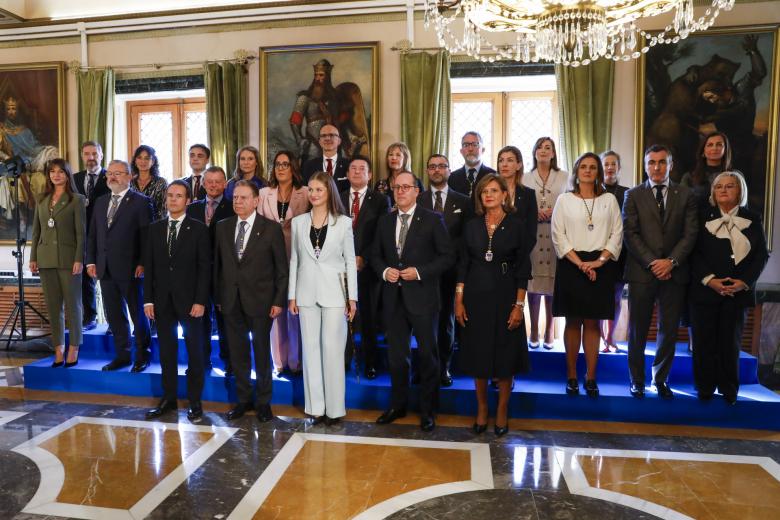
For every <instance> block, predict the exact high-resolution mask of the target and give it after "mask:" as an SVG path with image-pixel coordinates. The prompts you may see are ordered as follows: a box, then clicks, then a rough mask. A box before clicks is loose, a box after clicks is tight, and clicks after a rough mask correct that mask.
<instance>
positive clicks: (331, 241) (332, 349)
mask: <svg viewBox="0 0 780 520" xmlns="http://www.w3.org/2000/svg"><path fill="white" fill-rule="evenodd" d="M309 202H310V203H311V206H312V209H311V211H310V212H308V213H304V214H303V215H298V216H297V217H295V218H294V219H293V221H292V251H291V255H290V282H289V290H288V295H289V296H288V297H289V299H290V302H289V311H290V312H291V313H292V314H300V322H301V340H302V344H303V389H304V394H305V396H306V408H305V411H306V413H307V414H309V415H311V416H312V417H313V419H312V422H313V423H314V424H318V423H321V422H325V423H326V424H327V425H331V424H334V423H336V422H338V421H339V419H340V418H341V417H343V416H345V415H346V413H347V410H346V404H345V384H344V347H345V345H346V341H347V320H349V321H352V318H353V317H354V316H355V308H356V302H357V267H356V265H355V245H354V240H353V238H352V219H350V218H349V217H348V216H346V212H345V211H344V207H343V206H342V204H341V199H340V197H339V194H338V191H337V189H336V183H335V182H334V181H333V179H332V178H331V177H330V176H329V175H328V174H327V173H323V172H317V173H315V174H314V175H312V177H311V179H309ZM345 278H346V288H345V287H344V280H345ZM345 316H346V317H345Z"/></svg>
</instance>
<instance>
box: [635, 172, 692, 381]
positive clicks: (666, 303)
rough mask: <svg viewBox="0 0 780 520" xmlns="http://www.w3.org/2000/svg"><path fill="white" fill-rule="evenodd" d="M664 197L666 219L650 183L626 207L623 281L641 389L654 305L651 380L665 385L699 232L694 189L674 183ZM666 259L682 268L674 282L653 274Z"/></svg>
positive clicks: (674, 274) (639, 188) (637, 189)
mask: <svg viewBox="0 0 780 520" xmlns="http://www.w3.org/2000/svg"><path fill="white" fill-rule="evenodd" d="M666 192H667V193H666V201H665V211H664V216H663V219H662V218H661V215H660V212H659V209H658V205H657V204H656V201H655V194H654V192H653V190H652V188H651V186H650V184H649V182H644V183H642V184H640V185H639V186H636V187H634V188H632V189H630V190H628V192H627V193H626V198H625V202H624V204H623V222H624V223H623V233H624V241H625V242H624V243H625V246H626V249H627V250H628V256H627V258H626V270H625V279H626V281H627V282H628V284H629V285H628V287H629V295H628V307H629V312H630V316H631V318H630V320H629V334H628V365H629V370H630V374H631V381H632V382H633V383H636V384H640V385H644V383H645V355H644V353H645V344H646V343H647V332H648V329H649V328H650V320H651V317H652V314H653V305H654V303H655V301H656V300H658V304H659V305H658V321H659V327H658V338H657V341H656V343H657V351H656V355H655V360H654V361H653V381H654V382H655V383H665V382H666V378H667V376H668V375H669V370H670V369H671V367H672V361H673V360H674V351H675V342H676V339H677V326H678V323H679V321H680V313H681V312H682V309H683V305H684V302H685V289H686V286H687V284H688V278H689V270H690V268H689V264H688V257H689V255H690V254H691V251H692V250H693V246H694V244H695V243H696V235H697V232H698V227H697V225H698V219H697V214H696V199H695V198H694V197H693V194H692V193H691V192H690V190H688V188H686V187H685V186H681V185H678V184H674V183H670V185H669V187H668V188H667V190H666ZM662 258H672V259H674V260H675V261H676V262H677V264H678V265H677V266H676V267H674V268H673V269H672V277H671V279H669V280H665V281H661V280H658V279H657V278H656V277H655V275H653V273H652V271H651V270H650V262H652V261H653V260H657V259H662Z"/></svg>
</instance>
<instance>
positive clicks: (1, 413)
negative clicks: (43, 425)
mask: <svg viewBox="0 0 780 520" xmlns="http://www.w3.org/2000/svg"><path fill="white" fill-rule="evenodd" d="M25 415H27V412H9V411H5V410H0V426H2V425H3V424H6V423H9V422H11V421H15V420H16V419H18V418H20V417H24V416H25Z"/></svg>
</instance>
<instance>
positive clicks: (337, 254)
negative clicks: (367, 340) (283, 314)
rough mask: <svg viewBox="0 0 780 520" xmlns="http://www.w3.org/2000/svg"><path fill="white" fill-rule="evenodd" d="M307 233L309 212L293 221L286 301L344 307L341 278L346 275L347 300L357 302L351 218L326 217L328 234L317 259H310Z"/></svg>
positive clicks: (309, 224) (311, 253)
mask: <svg viewBox="0 0 780 520" xmlns="http://www.w3.org/2000/svg"><path fill="white" fill-rule="evenodd" d="M310 230H311V212H306V213H304V214H302V215H298V216H297V217H295V218H293V220H292V248H291V249H292V251H291V254H290V281H289V285H288V298H289V299H291V300H292V299H295V303H296V304H297V305H298V306H304V307H313V306H315V305H320V306H321V307H344V305H345V303H346V302H345V301H344V288H343V282H342V278H343V274H344V273H346V275H347V287H348V292H349V299H350V300H357V265H356V264H355V242H354V239H353V237H352V219H351V218H349V217H347V216H344V215H341V216H339V217H333V216H332V215H331V216H330V217H329V218H328V232H327V235H326V236H325V243H324V244H323V246H322V250H321V251H320V257H319V258H317V257H315V256H314V247H312V245H311V239H310V238H309V233H310Z"/></svg>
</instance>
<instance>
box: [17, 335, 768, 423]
mask: <svg viewBox="0 0 780 520" xmlns="http://www.w3.org/2000/svg"><path fill="white" fill-rule="evenodd" d="M180 341H181V340H180ZM213 343H214V345H213V347H214V348H213V354H212V362H213V364H214V366H215V367H216V368H215V369H213V370H212V371H211V373H210V374H208V375H207V377H206V383H205V387H204V392H203V400H205V401H224V402H232V401H234V400H235V387H234V384H233V381H232V380H229V379H226V378H225V377H224V374H223V372H222V370H221V367H222V364H221V362H220V361H219V357H218V355H217V351H218V346H217V343H216V341H214V342H213ZM153 352H154V355H153V361H154V362H153V364H152V366H151V367H150V368H149V369H147V370H146V371H145V372H143V373H140V374H132V373H130V372H129V369H128V368H126V369H123V370H119V371H115V372H102V371H101V370H100V368H101V367H102V366H103V365H104V364H105V363H106V362H107V360H108V359H110V358H111V357H112V355H113V344H112V337H111V336H106V335H105V328H104V327H101V328H98V329H96V330H95V331H90V332H88V333H87V334H86V335H85V338H84V345H83V346H82V348H81V354H80V361H79V364H78V366H77V367H74V368H70V369H64V368H55V369H53V368H51V367H50V365H51V358H49V359H44V360H40V361H38V362H36V363H33V364H30V365H27V366H26V367H25V368H24V376H25V378H24V379H25V387H27V388H31V389H39V390H53V391H64V392H84V393H110V394H124V395H132V396H159V395H160V394H161V390H162V389H161V379H160V366H159V358H158V356H157V347H156V340H155V344H154V345H153ZM179 352H180V358H181V359H180V361H181V362H182V364H181V365H180V367H179V395H180V397H182V398H185V397H186V381H185V375H184V372H185V370H186V353H185V349H184V347H183V345H182V346H181V348H180V350H179ZM530 354H531V364H532V371H531V373H529V374H527V375H523V376H520V377H518V378H517V382H516V385H515V389H514V392H513V394H512V400H511V403H510V409H511V415H512V417H515V418H523V417H527V418H545V419H576V420H610V421H626V422H650V423H669V424H690V425H701V426H720V427H731V428H758V429H771V430H780V395H777V394H775V393H774V392H772V391H771V390H768V389H766V388H764V387H763V386H761V385H759V384H758V382H757V376H756V369H757V360H756V358H754V357H753V356H750V355H747V354H744V353H743V354H742V355H741V358H740V378H741V382H742V387H741V390H740V396H739V402H738V403H737V405H736V406H729V405H727V404H726V402H725V401H724V400H723V399H721V398H718V397H717V396H716V398H714V399H713V400H711V401H708V402H701V401H699V400H698V399H697V398H696V393H695V391H694V389H693V382H692V375H691V374H692V370H691V363H692V358H691V356H690V354H689V353H688V351H687V348H686V346H685V345H683V344H680V345H678V348H677V358H676V359H675V362H674V368H673V370H672V373H671V375H670V379H669V382H670V384H671V386H672V387H673V388H674V390H675V392H676V395H675V398H674V399H672V400H670V401H664V400H661V399H659V398H658V397H657V396H656V395H655V394H654V393H653V392H652V391H651V390H650V389H649V388H648V389H647V394H646V397H645V398H644V399H643V400H641V401H640V400H637V399H635V398H633V397H631V396H630V394H629V393H628V369H627V355H626V353H625V346H623V347H622V350H621V352H618V353H614V354H601V355H600V358H599V367H598V381H599V388H600V390H601V395H600V397H598V398H597V399H590V398H588V397H586V396H585V395H584V393H583V394H582V395H580V396H574V397H571V396H567V395H566V393H565V390H564V384H565V379H564V374H565V368H564V367H565V359H564V352H563V347H562V345H560V344H559V345H556V348H554V349H553V350H551V351H546V350H544V349H541V348H540V349H537V350H531V352H530ZM652 356H653V349H652V348H648V349H647V351H646V358H647V369H648V378H647V381H648V382H649V381H650V380H651V378H650V377H649V370H650V367H651V365H652ZM454 365H455V366H457V356H456V359H455V363H454ZM580 365H581V370H580V373H581V374H584V359H582V356H580ZM411 395H412V399H415V398H416V392H414V391H412V392H411ZM389 399H390V379H389V377H388V376H387V375H386V374H381V375H380V376H379V377H378V378H377V379H375V380H373V381H368V380H366V379H365V378H362V377H361V378H360V380H359V382H358V379H357V378H356V376H355V375H354V373H350V374H348V375H347V407H348V408H357V409H373V410H381V409H384V408H386V407H387V406H388V403H389ZM494 400H495V399H494ZM303 401H304V397H303V382H302V380H301V378H300V377H297V378H284V377H283V378H279V379H276V380H274V394H273V401H272V402H273V403H274V404H285V405H294V406H303ZM415 405H416V403H415V402H414V401H413V402H412V403H411V406H412V408H414V407H415ZM439 411H440V412H441V413H447V414H460V415H473V414H474V413H475V412H476V404H475V400H474V393H473V383H472V381H471V380H470V379H466V378H458V377H456V378H455V383H454V384H453V386H452V387H450V388H444V389H442V390H441V393H440V405H439Z"/></svg>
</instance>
